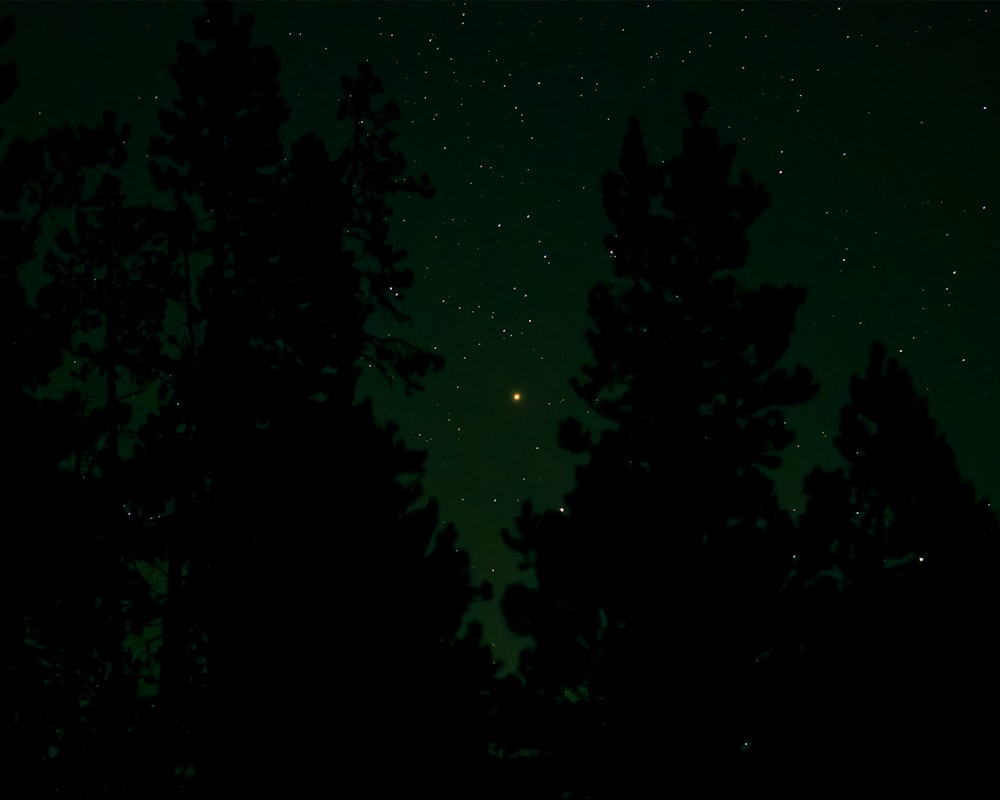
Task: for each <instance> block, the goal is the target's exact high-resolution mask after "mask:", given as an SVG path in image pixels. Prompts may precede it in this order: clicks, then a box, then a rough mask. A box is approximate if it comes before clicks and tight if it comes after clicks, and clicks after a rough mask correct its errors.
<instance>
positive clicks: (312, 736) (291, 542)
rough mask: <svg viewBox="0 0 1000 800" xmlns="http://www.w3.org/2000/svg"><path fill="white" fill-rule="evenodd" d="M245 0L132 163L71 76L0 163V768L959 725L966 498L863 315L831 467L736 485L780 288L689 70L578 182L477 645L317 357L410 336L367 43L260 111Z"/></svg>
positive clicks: (391, 765) (100, 768)
mask: <svg viewBox="0 0 1000 800" xmlns="http://www.w3.org/2000/svg"><path fill="white" fill-rule="evenodd" d="M252 24H253V23H252V18H251V17H250V16H249V15H238V14H237V13H236V11H235V9H234V8H233V6H232V5H231V4H230V3H228V2H218V3H216V2H209V3H206V5H205V8H204V10H203V11H202V12H201V15H200V16H198V17H197V19H195V21H194V38H195V40H194V41H193V42H182V43H181V44H179V45H178V48H177V56H176V60H175V62H174V64H173V65H172V66H171V67H170V74H171V76H172V78H173V80H174V83H175V85H176V97H175V99H174V101H173V104H172V106H171V108H170V109H169V110H164V111H162V112H161V113H160V117H159V123H160V135H158V136H156V137H154V138H153V139H152V141H151V142H149V145H148V149H147V151H148V155H149V163H150V177H151V181H152V185H153V187H154V188H155V190H156V192H155V194H156V199H155V200H154V201H153V202H146V203H144V204H139V203H136V202H134V200H133V199H132V198H130V197H128V196H127V195H126V194H125V193H124V191H123V184H122V180H121V177H120V171H121V168H122V167H123V165H124V164H125V163H126V160H127V158H128V155H129V150H130V149H131V148H132V147H133V145H131V144H130V143H129V133H130V132H129V128H128V126H127V125H123V124H121V123H120V122H119V121H118V120H117V118H116V117H115V116H114V115H113V114H110V113H105V115H104V116H103V117H102V119H101V121H100V123H99V124H97V125H94V126H92V127H85V126H84V127H78V128H75V129H74V128H70V127H64V128H59V129H53V130H51V131H50V132H49V133H47V134H46V135H44V136H43V137H41V138H39V139H37V140H33V141H23V140H16V141H13V142H10V143H8V144H7V146H6V150H5V151H4V153H3V154H2V159H0V303H2V307H0V325H3V331H2V345H0V347H2V351H0V352H2V354H3V356H4V369H3V370H0V393H2V400H3V408H4V411H5V420H6V429H7V436H6V442H7V461H8V465H10V466H11V469H9V470H8V477H7V478H6V479H5V481H4V483H3V493H2V499H3V503H4V509H3V519H4V521H5V522H4V537H3V560H2V563H3V570H4V582H3V611H2V620H3V651H2V652H3V656H2V659H3V668H4V673H3V675H4V679H5V684H6V685H5V687H4V692H3V700H4V706H3V710H2V713H3V715H4V720H5V723H6V725H7V729H6V730H7V732H8V733H9V734H10V735H9V736H8V740H9V741H11V742H13V743H14V744H13V745H12V748H11V749H10V751H9V754H10V762H9V763H10V767H9V768H7V769H5V771H4V775H3V780H4V785H5V787H6V788H5V792H6V794H9V795H10V796H17V797H35V796H37V797H61V796H62V797H80V798H84V797H95V798H96V797H118V798H144V797H164V798H167V797H169V798H173V797H180V796H209V795H212V796H215V795H217V794H219V793H221V792H222V791H225V792H226V793H233V794H243V793H249V792H251V791H252V792H254V794H257V793H261V792H262V793H263V794H264V795H265V796H306V795H309V794H312V793H314V792H315V791H316V789H315V787H317V786H319V787H324V791H326V790H327V789H329V791H331V792H334V791H347V790H348V787H354V786H358V785H363V786H364V787H365V788H364V791H363V792H361V793H362V794H365V795H366V796H367V795H368V794H370V795H372V796H379V797H381V796H387V797H388V796H398V797H401V796H410V795H414V794H420V795H423V794H426V793H428V792H430V793H431V794H433V795H435V796H439V797H455V798H460V797H461V798H467V797H477V796H491V797H497V798H501V797H504V798H506V797H539V798H542V797H544V798H561V797H574V798H605V797H615V798H620V797H639V796H647V795H649V794H660V793H666V791H668V790H669V789H670V788H677V787H683V786H687V785H689V784H691V785H695V784H692V783H691V782H693V781H696V782H697V785H698V786H701V787H705V788H716V789H726V788H735V787H738V786H743V787H753V786H759V787H765V786H769V785H776V782H779V781H780V780H783V779H784V777H785V776H786V773H787V770H788V769H789V764H790V763H794V764H796V765H799V766H802V767H808V768H809V769H811V770H812V773H811V774H812V775H828V776H836V777H838V778H841V779H854V778H858V777H859V776H864V775H875V776H878V777H882V778H887V777H889V776H892V775H896V774H897V773H899V772H903V773H905V774H916V770H917V768H922V769H924V770H925V771H926V770H929V769H937V770H940V771H942V772H943V771H945V770H949V769H955V768H956V767H958V766H959V765H961V766H962V767H963V768H964V769H965V770H966V771H969V770H972V771H975V770H977V769H978V768H980V767H982V766H983V765H984V764H987V763H989V758H990V754H991V752H992V748H993V747H995V744H996V736H995V735H983V734H982V732H981V726H980V725H978V724H977V722H976V720H978V719H984V720H985V719H989V718H990V715H994V714H995V713H996V711H997V709H998V703H997V695H996V689H995V679H994V677H993V676H994V675H995V674H996V672H997V666H998V665H997V663H996V660H997V659H996V657H995V656H994V655H993V648H992V643H991V639H990V633H991V622H992V609H993V608H994V607H995V606H996V601H997V597H996V591H997V575H996V571H997V566H996V563H997V562H996V556H997V555H998V553H997V549H998V536H997V534H998V530H997V527H998V526H997V519H996V516H995V515H994V513H993V512H992V510H991V509H990V508H989V505H988V504H987V503H986V502H985V501H983V500H980V499H978V498H977V497H976V495H975V491H974V489H973V487H972V486H971V485H969V484H968V483H966V482H964V481H963V480H962V479H961V477H960V474H959V472H958V470H957V467H956V465H955V463H954V458H953V456H952V453H951V450H950V448H949V446H948V445H947V443H946V441H945V440H944V439H943V437H942V436H941V435H940V434H938V433H937V431H936V428H935V424H934V422H933V420H932V419H931V417H930V416H929V413H928V409H927V404H926V401H925V400H924V399H923V398H921V397H919V396H918V394H917V393H916V392H915V390H914V388H913V386H912V383H911V381H910V379H909V377H908V375H907V373H906V372H905V370H904V369H903V368H902V366H901V365H900V364H899V363H898V362H896V361H895V360H893V359H887V358H886V353H885V349H884V348H883V347H882V346H881V345H879V344H876V345H874V346H873V349H872V354H871V360H870V363H869V364H868V366H867V369H866V371H865V372H864V374H863V375H860V376H858V377H856V378H855V379H854V380H853V381H852V385H851V400H850V403H849V404H848V405H847V406H846V407H845V408H844V410H843V412H842V416H841V424H840V435H839V437H838V438H837V442H836V443H837V447H838V449H839V450H840V452H841V454H842V455H843V458H844V465H845V466H844V467H843V468H841V469H839V470H835V471H821V470H817V471H814V472H813V473H812V474H810V475H809V476H808V478H807V479H806V483H805V487H804V488H805V493H806V495H807V497H808V503H807V506H806V509H805V511H804V512H803V514H802V515H801V516H800V517H799V518H798V519H795V520H793V519H792V518H791V517H790V515H789V514H788V513H787V512H785V511H784V510H783V509H782V508H780V506H779V504H778V502H777V498H776V494H775V490H774V485H773V483H772V480H771V478H770V477H769V475H770V470H772V469H774V468H776V467H778V466H779V465H780V463H781V452H782V450H783V449H784V448H785V447H787V446H788V445H789V444H790V443H791V442H792V441H793V439H794V433H793V432H792V431H791V430H789V428H788V427H787V425H786V424H785V410H786V409H787V408H789V407H791V406H794V405H797V404H801V403H804V402H807V401H808V400H809V399H810V398H811V397H812V396H813V394H814V393H815V391H816V389H817V387H816V385H815V383H814V381H813V378H812V376H811V374H810V373H809V371H808V370H806V369H805V368H804V367H798V366H797V367H793V368H788V367H786V366H785V365H784V356H785V353H786V350H787V347H788V343H789V338H790V336H791V334H792V332H793V328H794V321H795V314H796V311H797V309H798V308H799V306H800V305H801V304H802V303H803V302H804V300H805V293H804V291H803V290H801V289H799V288H796V287H791V286H785V287H775V286H769V285H764V286H760V287H756V288H751V287H747V286H745V285H744V284H743V283H742V282H741V281H740V280H739V269H740V268H741V267H742V266H743V264H744V261H745V259H746V256H747V253H748V248H749V244H748V229H749V227H750V226H751V225H752V223H753V222H754V220H755V219H756V218H757V217H758V216H759V215H760V214H761V213H762V212H763V211H764V210H765V209H766V207H767V204H768V199H767V195H766V193H765V191H764V189H763V187H762V186H761V185H760V184H758V183H757V182H755V181H753V180H752V179H751V178H750V177H749V176H748V175H746V174H742V175H740V176H738V178H737V179H736V180H733V178H732V165H733V161H734V158H735V154H736V151H735V148H734V147H733V146H732V145H724V144H722V143H721V142H720V141H719V138H718V135H717V134H716V132H715V131H714V130H713V129H712V128H710V127H708V126H706V125H705V124H704V123H703V122H702V119H703V116H704V114H705V113H706V110H707V102H706V101H705V100H704V99H703V98H701V97H700V96H698V95H695V94H689V95H686V96H685V101H686V104H687V108H688V115H689V125H688V127H687V128H686V129H685V131H684V137H683V144H682V149H681V152H680V155H678V156H677V157H676V158H674V159H672V160H670V161H669V162H666V163H664V164H653V163H651V162H650V161H649V160H648V158H647V156H646V152H645V149H644V145H643V140H642V135H641V131H640V128H639V123H638V121H636V120H634V119H633V120H632V121H631V122H630V124H629V127H628V130H627V132H626V135H625V138H624V142H623V147H622V151H621V156H620V159H619V162H618V169H617V170H615V171H611V172H609V173H608V174H607V175H606V176H605V177H604V180H603V182H602V189H603V194H604V206H605V211H606V213H607V216H608V220H609V223H610V231H611V232H610V233H609V234H608V236H607V237H606V240H605V244H606V248H607V250H608V252H609V254H610V258H611V265H612V272H613V274H612V275H611V276H610V277H609V280H608V281H606V282H604V283H602V284H600V285H598V286H596V287H594V289H593V290H592V292H591V295H590V314H591V318H592V327H591V329H590V330H589V331H587V334H586V335H587V340H588V342H589V344H590V346H591V350H592V354H593V358H592V361H591V363H589V364H587V365H585V366H584V367H583V370H582V375H581V376H580V377H579V378H576V379H574V380H573V381H572V385H573V388H574V389H575V391H576V392H577V394H578V395H579V396H580V397H581V398H582V399H583V400H584V401H585V402H586V403H587V405H588V406H589V409H590V411H591V412H592V413H593V414H594V415H595V417H599V418H600V419H601V420H602V429H601V430H600V432H597V433H595V432H593V431H589V430H587V429H585V427H584V425H583V424H582V423H581V422H580V421H579V420H575V419H569V420H567V421H565V422H564V423H563V424H562V426H561V429H560V431H559V442H560V444H561V446H563V447H564V448H565V449H566V450H568V451H569V452H571V453H575V454H578V455H580V456H581V464H580V466H579V468H578V470H577V476H576V486H575V488H574V489H573V490H572V491H570V492H569V493H568V494H567V496H566V498H565V502H564V510H563V511H561V512H559V513H556V512H551V511H538V510H536V509H534V508H533V507H532V506H531V505H530V503H529V504H526V506H525V508H524V510H523V513H522V514H521V516H520V517H519V518H518V519H517V521H516V530H515V532H513V533H509V532H504V535H505V538H506V540H507V542H508V544H509V545H510V546H511V547H512V548H514V549H515V550H516V551H517V552H519V553H521V554H522V555H523V558H524V566H525V568H526V569H530V570H531V575H532V580H531V581H530V582H527V583H526V584H525V585H523V586H521V585H519V586H514V587H511V588H510V589H509V590H508V591H507V592H506V594H505V596H504V598H503V601H504V610H505V613H506V615H507V618H508V620H509V623H510V625H511V627H512V628H513V629H514V630H515V631H517V632H519V633H522V634H525V635H527V636H530V637H531V639H532V640H533V645H532V646H531V647H530V648H529V649H528V650H527V651H525V653H524V654H523V656H522V659H521V663H520V665H519V674H518V677H517V678H508V679H505V680H502V681H501V680H498V679H497V678H496V675H495V672H496V668H495V666H494V665H493V664H492V662H491V660H490V656H489V653H488V651H487V650H486V648H485V647H483V646H482V645H481V643H480V636H479V629H478V627H477V626H476V625H469V626H467V627H466V626H464V625H463V620H464V617H465V615H466V613H467V611H468V608H469V605H470V603H471V602H472V601H473V600H475V599H476V598H478V597H482V596H485V595H486V594H488V592H489V587H488V586H486V585H483V586H475V585H473V584H472V582H471V580H470V574H469V563H468V558H467V556H466V555H465V553H464V552H463V551H461V550H460V549H459V548H458V547H457V546H456V536H457V532H456V531H455V530H454V529H453V528H452V527H451V526H448V525H443V524H441V523H440V521H439V519H438V514H437V509H436V505H435V503H434V501H433V499H427V498H425V497H424V496H423V490H422V487H421V478H422V474H423V464H424V454H423V453H421V452H419V451H416V450H413V449H411V448H409V447H407V446H406V444H405V442H404V441H403V440H402V438H401V435H400V434H401V432H400V431H399V430H398V429H397V428H396V427H395V426H393V425H391V424H384V423H381V422H379V421H378V420H377V419H376V417H375V415H374V413H373V411H372V406H371V402H370V400H368V399H366V398H363V397H359V396H358V379H359V376H360V373H361V370H362V369H363V368H365V367H367V366H370V367H373V368H376V369H378V370H379V371H381V372H382V373H384V374H385V375H386V376H387V377H388V378H389V379H390V380H394V381H396V382H398V383H399V384H400V385H401V386H402V387H403V388H404V389H405V390H406V391H411V390H416V391H419V390H420V388H421V386H422V381H423V378H424V377H425V376H426V374H427V373H428V371H429V370H432V369H438V368H440V367H441V366H442V362H441V360H440V358H439V357H437V356H435V355H433V354H430V353H427V352H425V351H422V350H421V349H419V348H417V347H414V346H412V345H410V344H408V343H407V342H405V341H403V340H401V339H396V338H391V339H388V338H382V337H379V336H377V335H375V334H374V333H373V326H372V325H371V324H370V323H371V322H372V321H373V320H375V319H377V318H378V315H389V316H390V317H391V318H393V319H395V320H405V319H406V315H405V312H404V311H403V309H402V308H401V307H400V304H399V300H398V298H399V296H400V290H401V289H402V290H405V289H406V288H407V287H409V286H410V285H411V283H412V280H413V273H412V271H411V270H410V269H409V268H408V267H407V266H405V253H404V252H402V251H400V250H398V249H396V248H395V247H393V245H392V244H391V243H390V230H391V226H390V223H391V218H392V210H391V203H392V198H393V196H394V195H397V194H399V193H416V194H418V195H420V196H423V197H428V198H429V197H430V196H431V194H432V189H431V186H430V184H429V182H428V179H427V178H426V176H419V177H418V176H414V175H412V174H411V173H410V172H409V171H408V169H407V162H406V159H405V158H404V156H403V155H402V154H401V153H400V152H399V151H398V150H396V149H395V146H394V139H395V137H396V135H397V127H398V124H399V122H400V117H401V115H400V111H399V109H398V108H397V107H396V106H395V105H394V104H393V103H391V102H388V101H385V100H384V99H383V98H382V95H383V87H382V85H381V82H380V81H379V79H378V78H377V77H376V75H375V74H374V72H373V71H372V69H371V67H369V66H368V65H367V64H362V65H361V66H360V67H359V69H358V71H357V73H356V74H354V75H351V76H347V77H344V78H343V80H342V82H341V86H340V101H339V104H338V107H337V117H338V119H339V120H340V121H341V122H342V123H343V129H344V130H345V131H346V135H345V138H344V140H343V141H342V142H340V143H337V146H336V148H335V149H334V150H333V151H331V150H328V144H327V143H326V142H324V141H322V140H321V139H319V138H318V137H317V136H315V135H311V134H307V135H305V136H303V137H301V138H299V139H298V140H297V141H295V142H293V143H292V144H291V146H290V147H288V148H286V147H285V145H284V143H283V140H282V135H281V132H282V125H283V123H284V122H285V121H286V120H287V118H288V115H289V109H288V106H287V104H286V102H285V100H284V98H283V96H282V94H281V88H280V84H279V67H280V65H279V62H278V59H277V57H276V55H275V53H274V51H273V50H271V49H270V48H269V47H266V46H261V45H258V44H255V43H254V40H253V36H252ZM13 32H14V31H13V22H12V20H11V19H10V17H5V18H4V19H3V20H2V21H0V44H2V43H3V42H5V41H6V40H7V39H9V37H10V36H11V35H12V34H13ZM15 86H16V70H15V68H14V66H13V65H10V64H4V65H0V101H3V100H6V99H7V98H9V97H10V95H11V93H12V92H13V90H14V88H15ZM32 266H34V267H39V266H40V267H41V269H42V270H43V271H44V274H45V275H46V278H47V282H46V284H45V285H44V287H43V288H42V289H41V290H40V291H39V292H38V293H37V296H35V297H29V296H28V294H27V292H26V290H25V288H24V284H23V283H22V280H21V272H22V270H23V269H24V268H28V267H32ZM56 390H59V391H56ZM907 770H911V771H912V772H911V773H907V772H906V771H907ZM833 779H834V778H830V779H829V780H833ZM351 791H352V792H354V793H357V792H356V790H353V789H352V790H351Z"/></svg>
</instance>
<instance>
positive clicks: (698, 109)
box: [684, 92, 708, 125]
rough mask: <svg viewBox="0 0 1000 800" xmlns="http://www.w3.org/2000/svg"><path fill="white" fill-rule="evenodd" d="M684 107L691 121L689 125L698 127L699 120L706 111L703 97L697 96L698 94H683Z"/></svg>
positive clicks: (706, 103) (705, 100)
mask: <svg viewBox="0 0 1000 800" xmlns="http://www.w3.org/2000/svg"><path fill="white" fill-rule="evenodd" d="M684 105H686V106H687V110H688V117H689V118H690V119H691V123H692V124H693V125H700V124H701V118H702V117H703V116H705V112H706V111H708V100H707V99H706V98H705V97H704V96H703V95H700V94H698V92H685V93H684Z"/></svg>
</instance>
